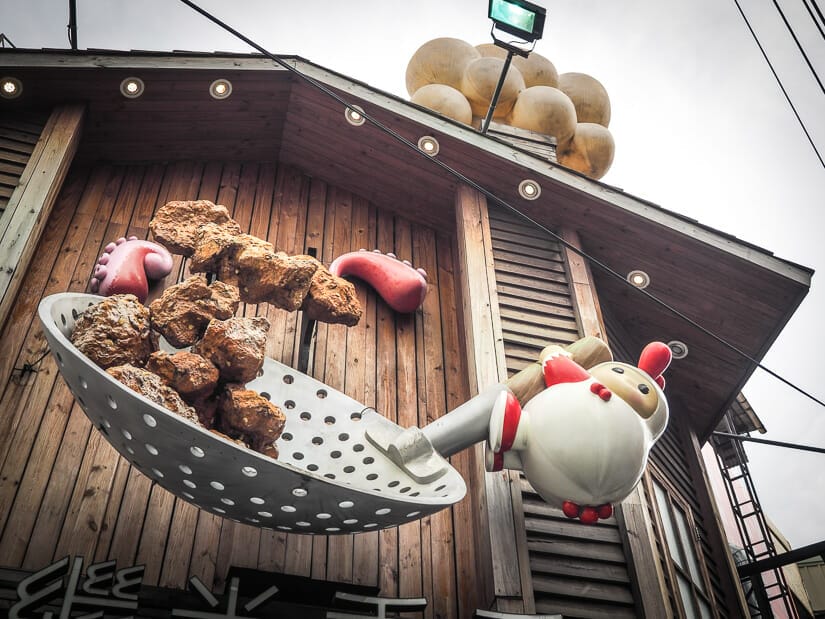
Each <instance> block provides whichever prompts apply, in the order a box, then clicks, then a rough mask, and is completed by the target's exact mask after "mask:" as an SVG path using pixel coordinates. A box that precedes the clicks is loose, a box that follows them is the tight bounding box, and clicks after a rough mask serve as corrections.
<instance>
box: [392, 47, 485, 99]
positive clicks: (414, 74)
mask: <svg viewBox="0 0 825 619" xmlns="http://www.w3.org/2000/svg"><path fill="white" fill-rule="evenodd" d="M480 57H481V54H479V53H478V50H477V49H476V48H475V47H473V46H472V45H470V44H469V43H466V42H465V41H462V40H461V39H453V38H449V37H442V38H440V39H433V40H432V41H428V42H427V43H424V45H422V46H421V47H419V48H418V49H417V50H416V52H415V53H414V54H413V56H412V58H410V62H409V63H408V64H407V75H406V80H407V93H408V94H409V95H410V96H412V95H413V94H415V92H417V91H418V89H419V88H421V87H422V86H426V85H427V84H446V85H447V86H452V87H453V88H456V89H460V88H461V80H462V78H463V77H464V71H465V69H466V68H467V65H468V64H470V63H471V62H472V61H473V60H476V59H477V58H480Z"/></svg>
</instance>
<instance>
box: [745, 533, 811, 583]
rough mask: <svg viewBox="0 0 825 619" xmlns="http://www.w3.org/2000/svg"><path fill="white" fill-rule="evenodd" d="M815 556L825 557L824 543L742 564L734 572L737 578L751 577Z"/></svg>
mask: <svg viewBox="0 0 825 619" xmlns="http://www.w3.org/2000/svg"><path fill="white" fill-rule="evenodd" d="M816 556H825V541H821V542H816V543H815V544H809V545H807V546H803V547H802V548H794V549H793V550H788V551H787V552H783V553H782V554H779V555H776V556H775V557H768V558H766V559H760V560H759V561H754V562H753V563H743V564H742V565H737V566H736V571H737V572H739V576H742V577H744V576H753V575H755V574H761V573H762V572H767V571H768V570H772V569H776V568H778V567H784V566H786V565H790V564H791V563H798V562H799V561H804V560H805V559H810V558H811V557H816Z"/></svg>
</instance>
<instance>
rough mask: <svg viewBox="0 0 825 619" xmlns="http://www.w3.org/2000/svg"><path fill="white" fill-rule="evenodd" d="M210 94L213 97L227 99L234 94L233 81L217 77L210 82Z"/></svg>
mask: <svg viewBox="0 0 825 619" xmlns="http://www.w3.org/2000/svg"><path fill="white" fill-rule="evenodd" d="M209 94H210V95H212V98H213V99H226V98H227V97H228V96H229V95H231V94H232V82H230V81H229V80H226V79H223V78H221V79H217V80H215V81H214V82H212V83H211V84H209Z"/></svg>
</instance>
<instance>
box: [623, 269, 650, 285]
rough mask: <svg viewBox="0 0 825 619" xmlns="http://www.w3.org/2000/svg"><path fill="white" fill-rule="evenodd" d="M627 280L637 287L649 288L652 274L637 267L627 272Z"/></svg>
mask: <svg viewBox="0 0 825 619" xmlns="http://www.w3.org/2000/svg"><path fill="white" fill-rule="evenodd" d="M627 281H629V282H630V283H631V284H633V285H634V286H636V288H647V287H648V286H649V285H650V275H648V274H647V273H645V272H644V271H639V270H638V269H637V270H635V271H631V272H630V273H628V274H627Z"/></svg>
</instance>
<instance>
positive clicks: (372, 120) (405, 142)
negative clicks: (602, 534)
mask: <svg viewBox="0 0 825 619" xmlns="http://www.w3.org/2000/svg"><path fill="white" fill-rule="evenodd" d="M180 1H181V2H182V3H183V4H185V5H187V6H188V7H190V8H191V9H192V10H194V11H196V12H197V13H200V14H201V15H203V16H204V17H206V18H207V19H208V20H209V21H211V22H213V23H214V24H216V25H218V26H220V27H221V28H223V29H224V30H226V31H227V32H229V33H230V34H232V35H233V36H235V37H237V38H238V39H240V40H241V41H243V42H244V43H246V44H247V45H249V46H250V47H252V48H253V49H255V50H257V51H258V52H260V53H261V54H263V55H264V56H266V57H267V58H269V59H270V60H272V61H273V62H274V63H275V64H277V65H278V66H280V67H283V68H284V69H286V70H287V71H289V72H290V73H292V74H294V75H295V76H297V77H299V78H300V79H302V80H304V81H306V82H307V83H309V84H311V85H313V86H314V87H315V88H317V89H318V90H320V91H321V92H323V93H324V94H326V95H327V96H329V97H331V98H332V99H334V100H335V101H337V102H338V103H340V104H341V105H343V106H344V107H345V108H350V109H351V108H353V105H352V104H350V103H349V102H347V101H346V100H345V99H344V98H343V97H341V96H340V95H338V94H337V93H335V92H333V91H332V90H331V89H330V88H328V87H327V86H326V85H324V84H322V83H321V82H319V81H318V80H316V79H314V78H312V77H310V76H309V75H306V74H305V73H303V72H302V71H299V70H298V69H297V68H296V67H293V66H292V65H290V64H289V63H287V62H285V61H284V60H283V59H281V58H279V57H278V56H276V55H275V54H273V53H271V52H270V51H268V50H267V49H265V48H264V47H262V46H261V45H259V44H258V43H256V42H255V41H253V40H252V39H250V38H249V37H247V36H246V35H244V34H241V33H240V32H239V31H237V30H236V29H234V28H233V27H232V26H230V25H229V24H227V23H225V22H223V21H221V20H220V19H218V18H217V17H215V16H214V15H212V14H211V13H209V12H208V11H206V10H205V9H202V8H201V7H199V6H198V5H197V4H195V3H194V2H192V0H180ZM735 1H736V0H735ZM737 6H738V3H737ZM358 112H359V114H361V115H362V116H363V117H364V119H365V120H366V121H368V122H369V123H370V124H371V125H373V126H374V127H376V128H378V129H379V130H381V131H383V132H384V133H386V134H387V135H388V136H390V137H392V138H393V139H395V140H396V141H398V142H400V143H401V144H403V145H404V146H407V147H408V148H410V149H411V150H412V151H413V152H415V153H417V154H418V155H419V156H421V157H423V158H425V159H426V160H428V161H431V162H432V163H434V164H435V165H437V166H438V167H440V168H441V169H442V170H444V171H446V172H447V173H448V174H450V175H452V176H453V177H454V178H456V179H457V180H459V181H461V182H462V183H465V184H466V185H468V186H469V187H472V188H473V189H475V190H476V191H478V192H479V193H481V194H483V195H484V196H485V197H486V198H487V199H489V200H492V201H493V202H494V203H496V204H498V205H500V206H502V207H503V208H506V209H507V210H509V211H511V212H512V213H514V214H516V215H518V216H519V217H521V218H523V219H524V220H525V221H527V222H529V223H531V224H532V225H534V226H536V227H537V228H538V229H540V230H542V231H543V232H545V233H547V234H548V235H550V236H552V237H553V238H554V239H555V240H556V241H558V242H559V243H560V244H561V245H563V246H564V247H566V248H568V249H569V250H571V251H572V252H574V253H576V254H578V255H580V256H581V257H582V258H584V259H585V260H587V261H588V262H589V263H590V264H592V265H593V266H596V267H598V268H599V269H601V270H602V271H604V272H605V273H607V274H608V275H610V276H612V277H615V278H617V279H618V280H619V281H621V282H622V283H623V284H624V285H626V286H630V288H632V289H633V290H634V291H635V292H637V293H639V294H643V295H644V296H646V297H647V298H648V299H650V300H651V301H653V302H655V303H656V304H658V305H659V306H661V307H662V308H664V309H665V310H666V311H668V312H670V313H672V314H673V315H674V316H676V317H678V318H680V319H681V320H683V321H685V322H686V323H687V324H689V325H691V326H692V327H694V328H695V329H697V330H699V331H700V332H701V333H703V334H705V335H707V336H708V337H710V338H712V339H713V340H714V341H716V342H717V343H719V344H721V345H722V346H724V347H725V348H727V349H729V350H731V351H733V352H734V353H736V354H738V355H739V356H741V357H742V358H744V359H745V360H747V361H750V362H751V363H752V364H754V366H755V367H758V368H760V369H762V370H764V371H765V372H767V373H768V374H770V375H771V376H773V377H774V378H776V379H777V380H779V381H780V382H782V383H784V384H785V385H787V386H788V387H791V388H792V389H794V390H795V391H797V392H799V393H800V394H802V395H804V396H805V397H807V398H809V399H811V400H813V401H814V402H816V403H817V404H819V405H820V406H822V407H823V408H825V402H823V401H822V400H820V399H818V398H817V397H816V396H814V395H812V394H810V393H808V392H807V391H805V390H804V389H802V388H801V387H798V386H796V385H795V384H793V383H792V382H790V381H789V380H787V379H786V378H783V377H782V376H780V375H779V374H777V373H776V372H774V371H773V370H771V369H769V368H767V367H765V366H764V365H762V364H761V363H760V362H759V361H757V360H756V359H754V358H753V357H751V356H750V355H749V354H747V353H746V352H744V351H743V350H741V349H739V348H738V347H736V346H734V345H733V344H731V343H729V342H728V341H727V340H725V339H723V338H722V337H720V336H718V335H716V334H715V333H713V332H712V331H710V330H709V329H707V328H705V327H703V326H702V325H700V324H699V323H697V322H696V321H695V320H693V319H692V318H690V317H688V316H686V315H685V314H683V313H682V312H680V311H679V310H677V309H676V308H674V307H672V306H671V305H669V304H667V303H666V302H665V301H662V300H661V299H659V298H658V297H656V296H654V295H653V294H651V293H650V292H648V291H647V290H644V289H641V288H637V287H636V286H634V285H633V284H631V283H630V282H628V281H627V279H626V278H625V277H624V276H623V275H621V274H620V273H618V272H616V271H615V270H613V269H612V268H610V267H609V266H607V265H606V264H604V263H603V262H601V261H599V260H598V259H597V258H595V257H594V256H591V255H590V254H588V253H587V252H585V251H584V250H582V249H580V248H578V247H576V246H575V245H573V244H572V243H570V242H569V241H567V240H565V239H564V238H562V237H561V236H559V235H558V234H556V233H555V232H553V231H552V230H550V229H549V228H547V227H546V226H544V225H543V224H541V223H539V222H538V221H536V220H535V219H533V218H532V217H530V216H529V215H526V214H525V213H522V212H521V211H519V210H518V209H517V208H516V207H514V206H513V205H511V204H509V203H508V202H506V201H504V200H503V199H501V198H499V197H498V196H496V195H495V194H493V193H492V192H491V191H490V190H488V189H486V188H484V187H482V186H481V185H479V184H478V183H477V182H475V181H474V180H472V179H470V178H468V177H467V176H465V175H464V174H462V173H461V172H459V171H458V170H456V169H455V168H453V167H451V166H449V165H448V164H446V163H444V162H443V161H441V160H439V159H438V158H435V157H431V156H430V155H428V154H427V153H425V152H423V151H422V150H421V149H419V148H418V146H417V145H416V144H414V143H413V142H411V141H410V140H408V139H407V138H405V137H404V136H402V135H400V134H399V133H397V132H395V131H394V130H392V129H390V128H389V127H387V126H386V125H384V124H383V123H382V122H381V121H379V120H377V119H375V118H373V117H372V116H371V115H370V114H368V113H367V112H365V111H362V110H361V109H359V110H358ZM817 154H818V153H817ZM820 161H822V158H821V157H820ZM823 166H825V163H823Z"/></svg>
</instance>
